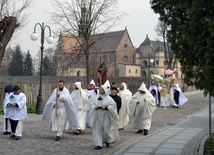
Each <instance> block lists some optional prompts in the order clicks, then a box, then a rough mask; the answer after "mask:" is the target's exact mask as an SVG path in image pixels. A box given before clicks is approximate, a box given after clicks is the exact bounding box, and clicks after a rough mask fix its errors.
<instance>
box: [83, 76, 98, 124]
mask: <svg viewBox="0 0 214 155" xmlns="http://www.w3.org/2000/svg"><path fill="white" fill-rule="evenodd" d="M86 93H87V94H88V103H87V115H86V125H87V126H88V127H90V116H89V113H90V103H91V101H92V99H93V97H94V96H96V95H97V94H98V90H97V89H96V84H95V82H94V80H93V79H92V80H91V82H90V84H89V88H88V90H87V91H86Z"/></svg>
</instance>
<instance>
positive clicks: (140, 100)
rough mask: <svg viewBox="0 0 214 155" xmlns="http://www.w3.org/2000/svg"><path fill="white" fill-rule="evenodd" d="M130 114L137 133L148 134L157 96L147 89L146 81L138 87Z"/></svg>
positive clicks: (132, 100)
mask: <svg viewBox="0 0 214 155" xmlns="http://www.w3.org/2000/svg"><path fill="white" fill-rule="evenodd" d="M130 104H131V110H130V115H131V116H132V117H133V122H132V123H133V127H134V128H135V129H138V131H137V133H143V134H144V135H147V134H148V131H149V129H150V127H151V122H152V114H153V113H154V111H155V109H156V104H155V98H154V97H153V96H152V94H151V93H150V92H149V91H148V90H147V88H146V86H145V84H144V83H142V85H141V86H140V87H139V88H138V92H137V93H135V94H134V95H133V97H132V99H131V102H130Z"/></svg>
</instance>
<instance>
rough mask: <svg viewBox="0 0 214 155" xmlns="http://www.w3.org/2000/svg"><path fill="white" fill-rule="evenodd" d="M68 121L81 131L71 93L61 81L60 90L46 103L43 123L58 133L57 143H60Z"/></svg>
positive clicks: (55, 90) (55, 91)
mask: <svg viewBox="0 0 214 155" xmlns="http://www.w3.org/2000/svg"><path fill="white" fill-rule="evenodd" d="M67 121H68V122H69V125H70V126H72V127H73V128H75V129H76V130H79V129H80V126H79V123H78V121H77V117H76V111H75V108H74V104H73V101H72V99H71V96H70V92H69V90H68V89H67V88H66V87H65V86H64V81H63V80H60V81H59V84H58V88H55V89H54V91H53V93H52V94H51V96H50V97H49V99H48V100H47V102H46V105H45V108H44V111H43V116H42V122H48V123H49V124H50V127H51V128H52V131H56V138H55V141H59V140H60V139H61V137H62V135H63V130H64V129H65V127H66V124H67Z"/></svg>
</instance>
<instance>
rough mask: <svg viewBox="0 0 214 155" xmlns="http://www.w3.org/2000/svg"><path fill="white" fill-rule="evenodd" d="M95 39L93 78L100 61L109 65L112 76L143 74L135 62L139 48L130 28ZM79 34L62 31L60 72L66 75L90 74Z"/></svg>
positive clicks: (59, 47)
mask: <svg viewBox="0 0 214 155" xmlns="http://www.w3.org/2000/svg"><path fill="white" fill-rule="evenodd" d="M91 40H92V41H93V42H94V44H93V46H92V47H91V48H90V57H89V62H90V68H91V77H92V78H95V79H96V77H97V74H98V73H97V69H98V67H99V64H100V62H104V63H105V64H106V65H107V67H108V72H107V74H108V75H107V76H110V77H118V76H120V77H127V76H132V77H140V76H141V74H140V73H141V65H140V64H135V48H134V46H133V44H132V41H131V39H130V36H129V34H128V31H127V29H125V30H121V31H115V32H109V33H101V34H95V35H92V36H91ZM78 41H81V40H79V39H78V38H77V37H76V36H71V35H65V34H61V35H60V37H59V42H58V47H57V50H56V53H57V55H58V58H59V61H60V62H62V63H60V66H61V67H60V68H61V70H60V72H61V74H62V75H65V76H86V58H85V54H84V53H83V52H81V50H80V49H81V48H80V43H79V42H78Z"/></svg>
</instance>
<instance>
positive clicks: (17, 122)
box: [5, 85, 27, 140]
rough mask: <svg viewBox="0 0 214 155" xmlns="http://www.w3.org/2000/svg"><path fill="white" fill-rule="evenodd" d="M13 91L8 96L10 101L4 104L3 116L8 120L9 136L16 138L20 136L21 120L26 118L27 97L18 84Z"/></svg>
mask: <svg viewBox="0 0 214 155" xmlns="http://www.w3.org/2000/svg"><path fill="white" fill-rule="evenodd" d="M13 91H14V92H13V94H12V95H11V96H10V97H9V100H10V102H9V103H8V104H7V106H6V113H5V116H6V117H7V118H9V120H10V125H11V136H10V137H11V138H15V139H16V140H18V139H20V138H21V137H22V129H23V124H22V121H23V120H24V119H25V118H27V106H26V104H27V99H26V96H25V94H24V93H22V92H21V88H20V87H19V86H18V85H15V86H14V87H13Z"/></svg>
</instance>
